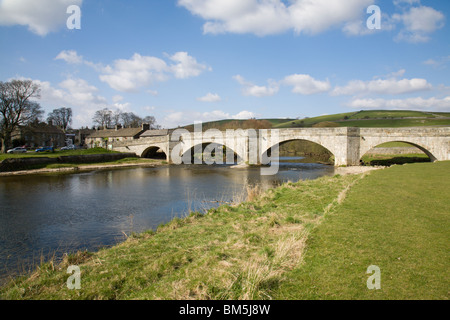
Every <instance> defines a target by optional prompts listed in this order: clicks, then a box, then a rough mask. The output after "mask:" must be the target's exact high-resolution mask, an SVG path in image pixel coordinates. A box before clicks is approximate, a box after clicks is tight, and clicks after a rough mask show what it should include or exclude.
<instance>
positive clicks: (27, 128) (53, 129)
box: [20, 123, 64, 134]
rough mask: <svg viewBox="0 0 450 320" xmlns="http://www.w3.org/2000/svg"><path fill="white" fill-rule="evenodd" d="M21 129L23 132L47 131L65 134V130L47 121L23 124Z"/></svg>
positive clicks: (48, 132)
mask: <svg viewBox="0 0 450 320" xmlns="http://www.w3.org/2000/svg"><path fill="white" fill-rule="evenodd" d="M20 130H21V131H22V132H32V133H47V134H64V131H62V130H61V129H59V128H58V127H55V126H53V125H48V124H46V123H39V124H37V125H36V124H34V125H29V126H21V127H20Z"/></svg>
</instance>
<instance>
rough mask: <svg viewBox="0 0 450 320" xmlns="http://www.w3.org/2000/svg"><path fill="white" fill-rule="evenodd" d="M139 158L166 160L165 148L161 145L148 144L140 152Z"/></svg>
mask: <svg viewBox="0 0 450 320" xmlns="http://www.w3.org/2000/svg"><path fill="white" fill-rule="evenodd" d="M140 156H141V158H149V159H164V160H167V159H168V156H167V151H166V150H165V148H162V147H161V146H156V145H155V146H148V147H147V148H146V149H144V151H142V153H141V155H140Z"/></svg>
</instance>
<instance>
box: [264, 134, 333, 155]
mask: <svg viewBox="0 0 450 320" xmlns="http://www.w3.org/2000/svg"><path fill="white" fill-rule="evenodd" d="M295 141H305V142H309V143H310V144H312V145H316V146H318V147H319V148H320V149H322V150H323V151H324V152H325V153H326V157H327V160H328V159H330V158H334V154H333V152H332V151H331V150H329V149H328V148H327V147H325V146H324V145H323V144H320V143H318V142H315V141H312V139H306V138H302V139H300V138H295V139H294V138H291V139H283V140H281V141H280V142H279V143H278V146H279V147H281V146H283V145H285V144H287V143H290V142H295ZM276 145H277V144H274V145H272V146H271V147H267V148H263V149H262V150H261V151H262V152H261V157H262V158H261V159H263V158H264V157H267V156H270V155H269V154H268V153H270V151H271V150H272V148H273V147H274V146H276ZM322 150H320V151H322Z"/></svg>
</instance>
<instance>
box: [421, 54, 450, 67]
mask: <svg viewBox="0 0 450 320" xmlns="http://www.w3.org/2000/svg"><path fill="white" fill-rule="evenodd" d="M449 62H450V55H449V56H446V57H440V58H437V59H428V60H426V61H424V62H423V63H424V64H426V65H428V66H432V67H434V68H445V66H446V65H447V64H448V63H449Z"/></svg>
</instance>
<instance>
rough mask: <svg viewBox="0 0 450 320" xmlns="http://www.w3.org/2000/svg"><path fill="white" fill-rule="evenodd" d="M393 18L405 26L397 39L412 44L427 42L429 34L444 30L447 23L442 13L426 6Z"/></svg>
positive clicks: (395, 15)
mask: <svg viewBox="0 0 450 320" xmlns="http://www.w3.org/2000/svg"><path fill="white" fill-rule="evenodd" d="M392 18H393V19H394V20H396V21H399V22H401V23H403V25H404V29H403V30H401V31H400V33H399V34H398V35H397V38H396V39H397V40H399V41H407V42H412V43H418V42H427V41H428V40H429V39H430V37H429V34H431V33H433V32H434V31H436V30H437V29H440V28H442V27H443V26H444V21H445V16H444V15H443V14H442V13H441V12H439V11H437V10H435V9H433V8H431V7H426V6H419V7H412V8H410V9H409V10H408V11H406V12H404V13H402V14H394V15H393V16H392Z"/></svg>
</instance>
